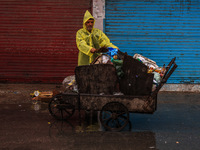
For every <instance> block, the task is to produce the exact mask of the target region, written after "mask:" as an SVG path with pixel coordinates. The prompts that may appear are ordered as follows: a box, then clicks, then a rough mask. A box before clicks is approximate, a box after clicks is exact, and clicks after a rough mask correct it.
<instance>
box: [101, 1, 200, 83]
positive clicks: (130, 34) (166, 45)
mask: <svg viewBox="0 0 200 150" xmlns="http://www.w3.org/2000/svg"><path fill="white" fill-rule="evenodd" d="M105 6H106V19H105V32H106V34H107V35H108V37H109V38H110V39H111V41H112V42H113V43H114V44H115V45H117V46H119V48H120V49H121V50H122V51H124V52H128V54H130V55H134V54H135V53H139V54H141V55H143V56H145V57H148V58H150V59H153V60H154V61H156V62H157V64H158V65H159V66H162V65H163V64H166V65H167V64H168V62H169V61H170V60H171V58H173V57H177V60H176V63H177V64H178V68H177V70H176V71H175V72H174V73H173V75H172V77H170V79H169V81H168V83H200V11H199V10H200V1H199V0H164V1H163V0H156V1H154V0H106V4H105Z"/></svg>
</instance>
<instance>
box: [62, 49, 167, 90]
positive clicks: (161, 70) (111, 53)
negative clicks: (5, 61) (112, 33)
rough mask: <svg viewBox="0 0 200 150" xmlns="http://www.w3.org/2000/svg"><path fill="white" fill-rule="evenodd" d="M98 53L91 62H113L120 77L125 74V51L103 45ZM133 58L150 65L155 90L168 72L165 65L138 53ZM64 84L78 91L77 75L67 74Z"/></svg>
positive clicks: (65, 86)
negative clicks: (161, 65) (160, 65)
mask: <svg viewBox="0 0 200 150" xmlns="http://www.w3.org/2000/svg"><path fill="white" fill-rule="evenodd" d="M98 53H99V55H98V57H97V58H96V59H95V60H94V61H93V62H92V63H91V64H112V65H114V66H115V68H116V72H117V75H118V78H119V79H120V78H122V77H123V75H124V72H123V69H122V66H123V56H124V54H125V53H123V52H121V51H119V50H118V49H116V48H112V47H107V48H106V47H102V48H100V49H99V50H98ZM131 57H132V56H131ZM133 58H134V59H136V60H138V61H140V62H141V63H143V64H144V65H146V66H147V67H148V71H147V73H152V74H154V78H153V88H152V90H154V89H155V88H156V87H157V86H158V84H159V83H160V81H161V79H162V77H163V75H164V74H165V72H166V68H165V66H163V67H159V66H158V65H157V64H156V62H155V61H153V60H151V59H149V58H146V57H144V56H142V55H140V54H137V53H136V54H135V55H134V56H133ZM62 84H63V87H64V89H65V92H67V93H69V92H76V93H77V92H78V88H77V84H76V79H75V75H72V76H67V77H66V78H65V79H64V80H63V82H62Z"/></svg>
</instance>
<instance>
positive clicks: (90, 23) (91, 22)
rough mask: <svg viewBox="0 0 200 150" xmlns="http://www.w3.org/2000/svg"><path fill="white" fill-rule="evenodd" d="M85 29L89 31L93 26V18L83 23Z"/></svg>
mask: <svg viewBox="0 0 200 150" xmlns="http://www.w3.org/2000/svg"><path fill="white" fill-rule="evenodd" d="M85 26H86V29H87V30H88V31H89V32H91V31H92V28H93V26H94V20H93V19H89V20H88V21H87V22H86V23H85Z"/></svg>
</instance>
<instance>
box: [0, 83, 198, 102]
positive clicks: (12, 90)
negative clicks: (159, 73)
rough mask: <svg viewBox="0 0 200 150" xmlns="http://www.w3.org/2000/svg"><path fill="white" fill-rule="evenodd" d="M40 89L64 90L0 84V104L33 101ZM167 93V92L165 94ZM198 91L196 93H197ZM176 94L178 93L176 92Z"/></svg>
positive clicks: (51, 85) (45, 85)
mask: <svg viewBox="0 0 200 150" xmlns="http://www.w3.org/2000/svg"><path fill="white" fill-rule="evenodd" d="M36 90H39V91H40V92H45V91H54V90H56V91H63V85H62V84H0V104H18V103H31V96H30V93H33V92H34V91H36ZM160 93H164V95H163V94H162V95H163V96H167V93H179V94H178V95H181V94H183V93H193V94H192V95H198V96H200V92H192V91H185V90H182V91H176V90H173V91H171V90H166V89H165V87H163V88H162V89H161V90H160V91H159V94H160ZM165 93H166V94H165ZM195 93H196V94H195ZM175 95H176V94H175Z"/></svg>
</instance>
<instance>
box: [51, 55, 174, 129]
mask: <svg viewBox="0 0 200 150" xmlns="http://www.w3.org/2000/svg"><path fill="white" fill-rule="evenodd" d="M175 59H176V58H173V59H172V60H171V61H170V63H169V64H168V65H167V66H166V71H165V74H164V75H163V77H162V79H161V82H160V83H159V84H158V85H157V87H156V88H155V89H154V90H152V85H153V76H154V75H153V74H152V73H147V69H148V68H147V66H146V65H144V64H142V63H141V62H139V61H138V60H136V59H134V58H133V57H131V56H129V55H127V54H125V55H124V58H123V66H122V70H123V72H124V75H123V77H122V78H119V77H118V76H117V73H116V68H115V67H114V66H113V65H112V64H94V65H86V66H78V67H76V68H75V78H76V83H77V85H78V93H66V92H63V93H60V94H58V95H55V96H54V97H53V98H52V99H51V101H50V102H49V112H50V114H51V115H52V116H53V117H55V118H56V119H69V118H70V117H71V116H72V115H73V114H74V112H75V110H79V113H80V110H93V111H100V115H99V120H100V122H101V124H102V126H103V127H104V128H105V129H106V130H110V131H120V130H122V129H123V128H125V127H126V125H127V124H128V123H129V113H133V112H134V113H150V114H152V113H154V112H155V111H156V109H157V94H158V92H159V90H160V89H161V88H162V86H163V85H164V84H165V83H166V82H167V80H168V78H169V77H170V76H171V74H172V73H173V72H174V71H175V69H176V68H177V65H176V63H175ZM119 93H123V94H119Z"/></svg>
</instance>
